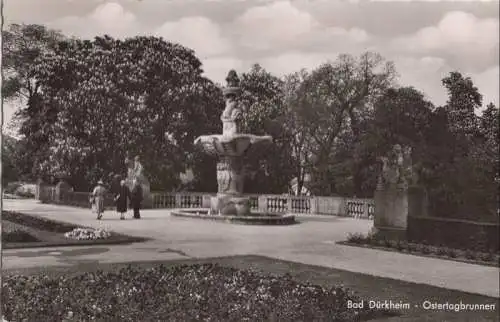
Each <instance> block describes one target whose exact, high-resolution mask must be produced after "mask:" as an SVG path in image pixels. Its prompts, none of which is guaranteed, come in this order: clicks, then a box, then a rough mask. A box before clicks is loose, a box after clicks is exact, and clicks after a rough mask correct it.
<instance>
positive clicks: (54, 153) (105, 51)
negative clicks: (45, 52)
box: [33, 36, 223, 189]
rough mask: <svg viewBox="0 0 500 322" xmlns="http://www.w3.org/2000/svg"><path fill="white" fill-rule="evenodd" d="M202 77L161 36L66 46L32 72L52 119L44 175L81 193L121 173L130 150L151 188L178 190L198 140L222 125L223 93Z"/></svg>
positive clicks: (191, 58) (194, 61)
mask: <svg viewBox="0 0 500 322" xmlns="http://www.w3.org/2000/svg"><path fill="white" fill-rule="evenodd" d="M202 72H203V70H202V68H201V62H200V61H199V60H198V58H196V56H195V54H194V52H193V51H191V50H188V49H186V48H184V47H183V46H181V45H178V44H173V43H169V42H166V41H164V40H163V39H161V38H155V37H134V38H128V39H125V40H118V39H113V38H111V37H109V36H104V37H96V38H95V39H94V40H93V41H90V40H68V41H64V42H61V43H60V45H59V46H58V48H57V49H56V51H55V53H54V54H53V55H50V56H48V57H43V58H42V59H39V60H37V61H36V64H35V65H34V68H33V73H34V74H35V75H36V78H37V79H38V80H39V83H40V88H41V92H42V93H43V95H42V97H41V100H42V105H43V107H44V108H45V109H47V110H51V111H53V112H54V113H53V115H54V117H55V122H54V123H49V124H50V126H49V130H48V131H49V133H50V139H51V144H50V152H51V153H50V156H49V157H48V158H46V159H45V160H43V161H44V162H42V163H41V164H40V168H41V170H42V172H43V173H46V174H50V175H56V176H68V177H70V182H71V183H72V184H73V185H74V186H75V187H81V188H84V187H88V185H89V184H92V183H93V182H95V181H96V180H98V179H100V178H102V177H103V176H107V175H114V174H116V173H117V172H118V173H123V170H124V164H123V160H124V157H125V154H126V153H127V152H130V153H131V154H132V155H140V156H141V159H142V162H143V164H144V165H145V168H146V169H147V170H148V176H149V179H150V181H151V186H152V189H158V188H162V189H170V188H173V187H175V186H176V185H177V183H178V173H179V172H182V171H184V170H185V168H186V167H187V166H188V165H189V163H190V162H194V161H193V160H194V158H193V140H194V138H195V137H197V136H199V135H201V134H206V133H210V132H211V131H214V130H215V129H216V128H217V127H219V126H220V125H219V124H218V123H219V122H217V121H218V120H217V119H218V115H219V112H220V111H221V110H222V107H223V104H222V103H223V102H222V99H221V95H220V90H219V89H218V88H217V87H216V86H214V84H213V83H212V82H211V81H209V80H207V79H206V78H204V77H202V76H201V74H202ZM82 179H83V180H82Z"/></svg>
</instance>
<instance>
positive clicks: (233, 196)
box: [210, 156, 250, 216]
mask: <svg viewBox="0 0 500 322" xmlns="http://www.w3.org/2000/svg"><path fill="white" fill-rule="evenodd" d="M241 161H242V159H241V157H240V156H225V157H221V158H220V161H219V162H218V163H217V184H218V188H219V189H218V193H217V196H215V197H212V198H211V200H210V210H211V211H212V212H213V213H216V214H217V213H220V214H222V215H234V216H244V215H248V214H250V200H249V199H248V198H246V197H244V196H243V184H244V179H245V178H244V172H243V167H242V162H241Z"/></svg>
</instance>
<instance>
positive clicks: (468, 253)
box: [339, 234, 500, 267]
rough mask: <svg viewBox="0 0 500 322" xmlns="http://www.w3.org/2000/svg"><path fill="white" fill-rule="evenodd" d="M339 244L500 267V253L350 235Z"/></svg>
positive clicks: (372, 236) (369, 235)
mask: <svg viewBox="0 0 500 322" xmlns="http://www.w3.org/2000/svg"><path fill="white" fill-rule="evenodd" d="M339 244H344V245H350V246H362V247H371V248H377V249H382V250H388V251H398V252H404V253H410V254H413V255H420V256H427V257H436V258H441V259H450V260H455V261H461V262H467V263H473V264H480V265H486V266H498V267H500V253H498V252H494V251H493V250H491V251H490V252H487V253H486V252H480V251H475V250H472V249H455V248H450V247H446V246H435V245H428V244H426V243H422V244H420V243H413V242H407V241H401V240H389V239H383V238H377V236H376V235H371V234H368V235H363V234H350V235H349V236H348V238H347V241H345V242H340V243H339Z"/></svg>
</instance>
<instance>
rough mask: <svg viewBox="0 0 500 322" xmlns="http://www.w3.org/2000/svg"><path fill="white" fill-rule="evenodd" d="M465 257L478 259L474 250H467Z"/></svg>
mask: <svg viewBox="0 0 500 322" xmlns="http://www.w3.org/2000/svg"><path fill="white" fill-rule="evenodd" d="M465 258H467V259H470V260H474V259H476V253H475V252H474V251H472V250H466V251H465Z"/></svg>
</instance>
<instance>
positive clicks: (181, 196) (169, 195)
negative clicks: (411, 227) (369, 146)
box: [38, 186, 375, 218]
mask: <svg viewBox="0 0 500 322" xmlns="http://www.w3.org/2000/svg"><path fill="white" fill-rule="evenodd" d="M214 195H215V194H209V193H199V192H151V196H152V206H151V208H154V209H176V208H209V207H210V197H212V196H214ZM89 196H90V193H88V192H71V191H60V192H59V193H57V191H56V187H54V186H40V187H39V188H38V199H39V200H40V201H42V202H45V203H53V204H61V205H68V206H76V207H90V203H89ZM246 196H247V197H249V199H250V209H251V210H252V211H258V212H264V213H292V214H313V215H314V214H320V215H337V216H345V217H354V218H370V217H372V216H373V215H374V212H375V211H374V210H375V205H374V200H373V199H359V198H344V197H325V196H293V195H254V194H249V195H246ZM105 207H106V208H107V209H111V208H113V207H114V204H113V196H111V195H109V196H108V198H106V201H105Z"/></svg>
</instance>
